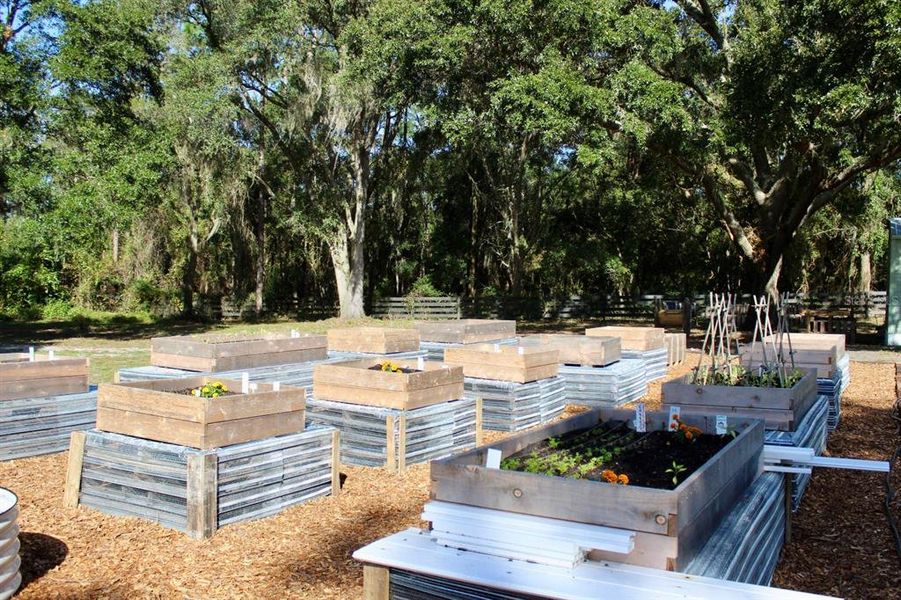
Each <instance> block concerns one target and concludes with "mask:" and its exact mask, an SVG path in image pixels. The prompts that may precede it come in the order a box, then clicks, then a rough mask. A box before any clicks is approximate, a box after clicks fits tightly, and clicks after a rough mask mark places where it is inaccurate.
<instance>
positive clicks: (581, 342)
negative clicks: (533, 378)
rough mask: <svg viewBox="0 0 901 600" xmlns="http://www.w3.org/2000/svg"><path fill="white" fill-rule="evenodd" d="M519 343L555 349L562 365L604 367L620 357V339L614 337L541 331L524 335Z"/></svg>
mask: <svg viewBox="0 0 901 600" xmlns="http://www.w3.org/2000/svg"><path fill="white" fill-rule="evenodd" d="M520 343H521V344H522V345H523V346H540V347H544V348H553V349H555V350H557V351H558V352H559V353H560V356H559V357H558V361H559V363H560V364H562V365H574V366H580V367H606V366H607V365H610V364H613V363H615V362H617V361H618V360H620V358H621V345H620V339H619V338H616V337H600V336H587V335H567V334H563V333H559V334H558V333H554V334H547V333H542V334H538V335H529V336H525V337H524V338H522V340H521V341H520Z"/></svg>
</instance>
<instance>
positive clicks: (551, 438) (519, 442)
mask: <svg viewBox="0 0 901 600" xmlns="http://www.w3.org/2000/svg"><path fill="white" fill-rule="evenodd" d="M727 422H728V427H727V428H726V429H725V430H723V429H722V428H721V425H722V423H721V422H720V423H717V419H715V418H709V417H706V416H703V415H692V414H685V413H683V414H682V415H681V416H676V415H673V414H670V413H665V412H649V413H642V414H641V415H640V416H639V415H638V414H637V413H636V412H633V411H624V410H616V409H595V410H591V411H588V412H585V413H582V414H579V415H577V416H575V417H572V418H569V419H566V420H563V421H559V422H557V423H554V424H551V425H547V426H545V427H541V428H539V429H534V430H531V431H528V432H524V433H521V434H519V435H516V436H514V437H510V438H507V439H505V440H503V441H501V442H498V443H496V444H492V445H490V446H485V447H480V448H476V449H474V450H471V451H469V452H465V453H462V454H459V455H456V456H453V457H450V458H446V459H443V460H438V461H433V462H432V463H431V477H430V479H431V493H430V498H431V499H432V500H431V502H429V503H428V504H427V505H426V507H425V511H424V514H423V518H424V519H425V520H427V521H429V523H430V525H429V527H428V529H427V531H426V532H423V533H419V532H416V531H407V532H403V534H398V535H397V536H392V537H391V538H387V539H386V540H387V542H388V543H387V544H385V545H382V546H380V545H379V544H380V542H376V543H375V544H373V545H372V547H371V548H369V547H367V548H364V549H362V550H360V551H358V552H357V553H356V556H357V557H358V558H359V559H360V560H362V561H364V562H366V563H369V564H368V565H367V567H366V569H364V573H365V581H364V588H365V589H364V595H365V594H371V596H367V597H372V598H388V597H393V595H392V594H393V593H394V592H395V591H400V590H404V591H405V592H409V593H413V592H415V594H416V597H423V598H437V597H444V596H441V595H440V594H441V593H449V592H451V591H452V590H456V591H457V592H461V593H462V592H464V591H470V590H469V588H465V586H464V587H460V586H461V581H464V582H469V583H474V582H475V581H476V580H477V579H481V580H483V581H491V582H493V583H494V582H496V583H497V585H498V587H497V588H494V586H493V585H490V586H482V587H481V588H479V589H480V593H484V594H485V595H484V596H482V595H480V596H479V597H498V598H501V597H507V596H504V595H503V594H502V593H501V591H502V590H505V589H512V588H510V587H509V586H510V584H511V583H512V582H511V581H508V578H507V577H505V576H504V575H503V572H507V573H513V572H517V573H520V574H521V575H522V577H520V578H519V579H520V581H525V582H529V583H530V585H531V586H533V587H532V589H531V590H525V589H520V590H519V591H521V592H531V591H534V595H535V596H541V595H542V594H541V593H539V588H540V580H543V579H544V578H547V577H549V576H554V575H555V574H557V573H560V572H562V573H564V574H565V575H566V577H561V578H560V579H565V580H569V581H572V582H573V585H577V584H576V582H577V581H579V580H581V579H583V575H585V576H587V573H589V572H591V569H597V568H599V567H601V566H605V567H610V566H614V567H615V565H611V563H619V564H625V565H633V566H636V567H651V568H653V569H661V570H665V571H676V572H684V573H689V572H694V573H703V575H705V576H707V577H715V578H722V579H729V580H730V581H735V582H746V583H754V584H767V583H768V582H769V581H770V579H771V577H772V573H773V571H774V569H775V561H776V557H778V554H779V550H780V549H781V546H782V544H783V540H784V526H785V521H786V512H785V502H784V498H785V496H784V489H783V486H782V483H781V478H780V476H778V475H774V474H769V473H763V466H762V450H763V442H764V423H763V422H762V421H761V420H758V419H744V418H729V419H727ZM761 511H765V512H761ZM758 521H759V522H758ZM426 537H428V538H429V539H428V541H426V540H425V539H424V538H426ZM443 547H449V548H452V549H455V550H465V551H467V552H464V553H462V554H460V553H457V554H456V555H451V554H445V555H444V556H445V558H444V560H445V561H453V560H456V559H455V557H466V556H477V555H483V556H484V558H483V559H482V562H483V563H485V564H486V567H485V571H481V572H479V573H472V574H471V577H470V576H462V577H461V579H456V578H455V577H454V576H450V575H448V574H449V573H450V572H451V570H452V569H451V567H450V565H448V564H447V563H445V564H441V565H437V564H429V562H430V559H431V556H432V555H437V554H440V549H441V548H443ZM407 548H409V549H410V550H412V549H414V548H415V552H416V553H415V554H413V553H407V552H406V549H407ZM417 556H419V557H422V558H421V560H420V561H419V562H420V563H421V565H417V562H418V561H417V558H416V557H417ZM494 556H499V557H502V558H504V559H507V560H505V561H504V563H503V564H504V566H503V569H502V570H503V572H493V573H490V574H488V573H487V569H488V568H489V567H488V566H487V565H488V564H490V563H491V560H490V559H491V557H494ZM533 571H534V573H533ZM647 573H649V571H628V570H626V571H620V572H619V577H626V578H628V577H629V576H630V575H635V576H636V577H637V576H639V575H642V574H647ZM636 581H639V580H638V579H636ZM668 581H670V582H671V581H673V580H672V579H669V580H668ZM686 582H687V580H686ZM567 585H568V584H567ZM637 585H638V584H633V586H634V587H637ZM476 589H477V588H472V590H471V591H475V590H476ZM491 594H494V595H491ZM517 597H519V596H517ZM529 597H531V596H529ZM705 597H706V596H705Z"/></svg>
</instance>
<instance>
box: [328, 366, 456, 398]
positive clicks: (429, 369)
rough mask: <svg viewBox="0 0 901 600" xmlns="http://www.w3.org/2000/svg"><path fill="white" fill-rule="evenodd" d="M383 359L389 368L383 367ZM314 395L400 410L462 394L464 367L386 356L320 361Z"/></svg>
mask: <svg viewBox="0 0 901 600" xmlns="http://www.w3.org/2000/svg"><path fill="white" fill-rule="evenodd" d="M386 363H391V365H392V369H385V364H386ZM394 369H398V370H394ZM313 397H314V398H315V399H317V400H329V401H332V402H346V403H349V404H362V405H366V406H376V407H385V408H396V409H401V410H405V409H413V408H420V407H423V406H429V405H432V404H439V403H441V402H447V401H450V400H459V399H460V398H462V397H463V368H462V367H452V366H448V365H444V364H441V363H436V362H428V361H422V363H421V365H420V363H418V362H409V361H399V362H393V361H389V359H387V358H367V359H363V360H352V361H346V362H339V363H323V364H319V365H316V367H315V368H314V369H313Z"/></svg>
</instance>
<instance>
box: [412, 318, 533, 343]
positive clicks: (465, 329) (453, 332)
mask: <svg viewBox="0 0 901 600" xmlns="http://www.w3.org/2000/svg"><path fill="white" fill-rule="evenodd" d="M416 329H417V330H419V336H420V338H421V340H422V341H423V342H440V343H444V344H475V343H478V342H492V341H495V340H502V339H507V338H512V337H515V336H516V321H502V320H497V319H459V320H454V321H424V322H422V323H417V324H416Z"/></svg>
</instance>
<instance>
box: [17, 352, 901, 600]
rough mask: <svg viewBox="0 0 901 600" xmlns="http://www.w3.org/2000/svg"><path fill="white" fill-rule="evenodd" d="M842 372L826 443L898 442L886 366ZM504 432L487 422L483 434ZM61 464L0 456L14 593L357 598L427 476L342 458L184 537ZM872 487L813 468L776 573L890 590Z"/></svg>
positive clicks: (892, 574)
mask: <svg viewBox="0 0 901 600" xmlns="http://www.w3.org/2000/svg"><path fill="white" fill-rule="evenodd" d="M688 366H689V365H683V366H682V367H679V368H677V369H674V370H671V373H670V375H671V376H673V375H677V374H681V373H684V372H687V370H688ZM851 378H852V383H851V387H850V388H849V389H848V390H847V391H846V392H845V397H844V402H843V416H842V422H841V425H840V427H839V430H838V431H836V432H835V433H834V434H832V436H831V438H830V441H829V451H830V453H831V454H834V455H837V456H847V457H860V458H872V459H882V460H885V459H887V458H888V457H889V455H890V453H891V452H892V451H893V450H894V447H895V446H896V445H897V444H898V443H899V440H898V436H897V430H896V427H895V425H894V424H893V422H892V421H891V419H890V418H889V416H888V412H889V409H890V407H891V404H892V402H893V401H894V379H893V378H894V367H893V365H884V364H883V365H875V364H874V365H870V364H859V363H854V364H853V365H852V374H851ZM659 389H660V385H659V383H658V384H653V385H652V389H651V390H650V393H649V395H648V397H647V402H648V404H649V407H653V406H654V405H655V404H656V402H658V401H659ZM567 412H568V414H571V413H574V412H579V409H577V408H573V409H570V410H568V411H567ZM502 437H504V435H503V434H497V433H491V434H489V435H487V436H486V439H487V440H488V441H493V440H496V439H500V438H502ZM65 468H66V455H65V454H58V455H53V456H46V457H37V458H31V459H22V460H17V461H11V462H7V463H0V485H3V486H4V487H8V488H10V489H11V490H13V491H14V492H15V493H16V494H18V496H19V499H20V511H21V514H20V517H19V524H20V526H21V529H22V533H21V538H20V539H21V543H22V550H21V555H22V571H23V576H24V581H25V583H24V585H23V588H22V590H21V592H20V595H19V597H20V598H23V599H29V598H40V599H50V598H66V599H88V598H91V599H93V598H110V599H113V600H118V599H122V600H126V599H127V600H134V599H138V598H189V599H193V598H198V599H199V598H204V599H217V598H229V599H232V598H317V599H318V598H357V597H360V595H361V585H362V568H361V567H360V565H358V564H356V563H355V562H354V561H353V559H352V558H351V553H352V552H353V551H354V550H356V549H357V548H359V547H361V546H363V545H365V544H367V543H369V542H371V541H373V540H376V539H378V538H380V537H383V536H385V535H388V534H390V533H394V532H396V531H398V530H400V529H403V528H406V527H411V526H419V525H421V521H420V519H419V515H420V511H421V509H422V505H423V504H424V503H425V502H426V500H427V499H428V485H429V480H428V467H427V466H426V465H416V466H413V467H411V468H409V469H408V470H407V471H406V472H405V473H403V474H402V475H391V474H388V473H387V472H386V471H383V470H381V469H366V468H360V467H349V466H345V467H343V468H342V472H343V473H345V474H346V475H347V479H346V482H345V487H344V489H343V491H342V493H341V495H339V496H337V497H333V498H322V499H319V500H316V501H313V502H310V503H308V504H304V505H301V506H296V507H293V508H290V509H288V510H286V511H284V512H282V513H281V514H279V515H276V516H274V517H270V518H267V519H262V520H259V521H254V522H250V523H242V524H237V525H230V526H227V527H225V528H223V529H222V530H220V531H219V532H218V533H217V534H216V535H215V536H214V537H213V538H212V539H210V540H205V541H194V540H191V539H189V538H188V537H187V536H185V535H183V534H181V533H178V532H175V531H171V530H168V529H165V528H163V527H161V526H158V525H155V524H153V523H149V522H145V521H141V520H138V519H134V518H124V517H112V516H107V515H104V514H102V513H99V512H97V511H94V510H91V509H86V508H78V509H65V508H62V506H61V498H62V493H63V483H64V478H65ZM883 498H884V490H883V477H882V476H881V475H877V474H867V473H857V472H849V471H837V470H836V471H829V470H826V469H819V470H817V471H816V473H815V475H814V478H813V481H812V483H811V487H810V489H809V491H808V493H807V496H806V497H805V499H804V502H803V504H802V507H801V510H800V511H799V512H798V513H796V514H795V516H794V521H793V540H792V542H791V543H790V544H789V545H788V546H787V547H786V549H785V551H784V555H783V560H782V562H781V564H780V566H779V569H778V571H777V573H776V578H775V581H774V585H777V586H780V587H786V588H792V589H797V590H803V591H809V592H818V593H826V594H833V595H841V596H844V597H846V598H898V597H899V590H901V569H899V558H898V556H897V555H896V554H895V553H894V548H893V545H892V542H891V538H890V536H889V532H888V527H887V524H886V518H885V515H884V513H883V511H882V501H883ZM899 517H901V515H899Z"/></svg>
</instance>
